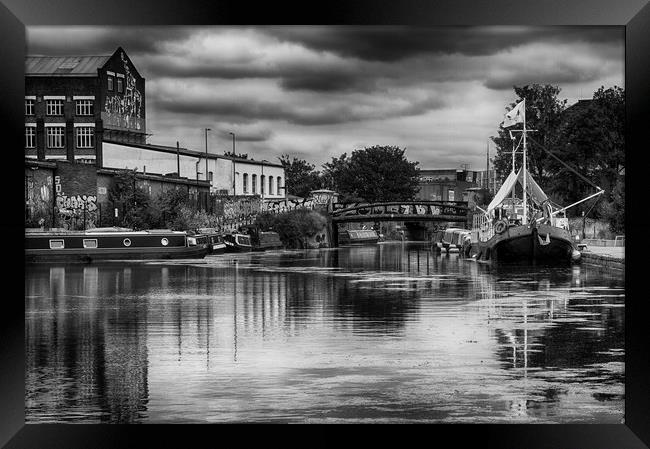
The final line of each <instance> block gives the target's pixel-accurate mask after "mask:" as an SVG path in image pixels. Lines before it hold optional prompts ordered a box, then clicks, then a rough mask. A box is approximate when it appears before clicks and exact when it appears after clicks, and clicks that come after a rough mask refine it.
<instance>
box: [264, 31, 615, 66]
mask: <svg viewBox="0 0 650 449" xmlns="http://www.w3.org/2000/svg"><path fill="white" fill-rule="evenodd" d="M264 30H265V31H266V32H268V33H269V34H272V35H274V36H276V37H278V38H280V39H283V40H287V41H291V42H295V43H300V44H302V45H304V46H306V47H308V48H312V49H315V50H319V51H330V52H333V53H336V54H340V55H344V56H349V57H356V58H360V59H365V60H369V61H384V62H394V61H399V60H403V59H407V58H410V57H413V56H421V55H425V54H440V53H443V54H462V55H467V56H487V55H492V54H495V53H497V52H500V51H503V50H507V49H509V48H512V47H516V46H520V45H524V44H528V43H532V42H548V43H551V42H564V43H567V42H591V43H615V42H620V41H621V39H622V37H623V35H624V31H623V29H622V28H621V27H561V26H552V27H539V28H536V27H534V28H531V27H525V28H524V27H430V28H429V27H393V26H390V27H385V26H381V27H374V26H370V27H350V26H338V27H327V28H325V27H282V28H280V27H270V28H264Z"/></svg>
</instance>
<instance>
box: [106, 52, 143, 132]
mask: <svg viewBox="0 0 650 449" xmlns="http://www.w3.org/2000/svg"><path fill="white" fill-rule="evenodd" d="M120 57H121V58H122V65H123V67H124V74H125V77H124V83H125V86H124V95H120V94H115V95H112V96H108V95H107V96H106V102H105V104H104V111H103V112H102V120H104V125H105V126H115V127H118V128H128V129H137V130H139V131H144V118H143V117H142V102H143V96H142V93H141V92H140V91H139V90H138V89H137V87H136V80H135V76H134V75H133V73H131V69H130V67H129V63H128V61H127V60H126V57H125V56H124V53H123V52H122V53H120Z"/></svg>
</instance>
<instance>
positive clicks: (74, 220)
mask: <svg viewBox="0 0 650 449" xmlns="http://www.w3.org/2000/svg"><path fill="white" fill-rule="evenodd" d="M54 191H55V194H56V199H55V203H54V204H55V206H56V209H55V210H56V212H57V219H58V226H59V227H62V228H65V229H89V228H94V227H95V223H96V221H97V218H98V217H97V196H96V195H71V196H68V195H66V194H65V193H64V192H63V188H62V186H61V177H60V176H55V177H54Z"/></svg>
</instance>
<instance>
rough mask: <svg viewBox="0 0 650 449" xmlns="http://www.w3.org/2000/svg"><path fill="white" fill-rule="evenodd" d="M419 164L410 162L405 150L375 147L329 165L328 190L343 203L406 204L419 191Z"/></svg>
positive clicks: (335, 159)
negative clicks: (337, 195)
mask: <svg viewBox="0 0 650 449" xmlns="http://www.w3.org/2000/svg"><path fill="white" fill-rule="evenodd" d="M417 165H418V162H409V161H408V160H407V159H406V156H405V150H404V149H401V148H399V147H394V146H373V147H369V148H364V149H362V150H355V151H353V152H352V154H351V156H350V157H348V156H347V153H344V154H343V155H342V156H340V157H338V158H336V157H335V158H332V161H331V162H328V163H326V164H325V165H324V166H323V167H324V175H325V179H326V180H327V186H328V187H329V188H332V189H333V190H336V191H337V192H338V193H339V195H340V198H341V200H342V201H367V202H382V201H404V200H411V199H413V198H414V197H415V194H416V193H417V191H418V188H419V186H418V183H419V178H418V173H419V169H418V167H417Z"/></svg>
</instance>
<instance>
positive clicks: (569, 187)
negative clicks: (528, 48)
mask: <svg viewBox="0 0 650 449" xmlns="http://www.w3.org/2000/svg"><path fill="white" fill-rule="evenodd" d="M560 92H561V89H560V88H559V87H558V86H552V85H548V84H546V85H540V84H530V85H526V86H520V87H517V86H515V87H514V93H515V94H516V97H517V99H516V100H515V101H514V102H513V103H512V104H511V107H512V106H514V105H515V104H516V103H519V102H520V101H522V100H523V99H525V100H526V126H527V127H528V128H530V129H534V130H535V132H533V133H532V135H531V136H529V137H530V139H529V145H528V169H529V170H530V172H531V174H532V176H533V178H535V180H536V181H537V182H538V183H539V185H540V186H541V188H542V189H543V190H544V191H545V192H546V193H547V194H548V195H549V197H550V198H551V200H552V201H553V202H555V203H557V204H561V205H564V206H568V205H570V204H573V203H575V202H577V201H579V200H580V199H582V198H585V197H587V196H589V195H591V194H593V193H594V192H595V189H594V187H593V186H592V185H590V184H589V183H587V182H585V181H584V180H583V179H580V178H579V177H578V176H576V174H575V173H573V172H572V171H571V170H570V169H568V168H567V167H566V166H565V165H563V164H561V163H559V162H558V161H557V159H555V158H554V157H553V156H552V155H555V156H556V157H557V158H559V159H560V160H562V161H563V162H565V163H566V164H568V165H569V166H571V167H572V168H573V169H575V170H576V171H577V172H578V173H580V174H582V175H584V176H585V177H586V179H588V180H589V181H590V182H591V183H592V184H595V185H597V186H599V187H600V188H602V189H603V190H604V191H605V193H604V194H603V195H600V196H599V197H597V198H596V199H594V200H591V201H586V202H584V203H582V204H579V205H577V206H575V207H572V208H570V209H568V210H567V216H568V217H569V218H577V217H582V216H583V213H584V215H585V216H587V217H589V218H591V219H594V220H598V221H603V222H606V223H607V226H608V228H609V232H611V233H613V234H623V233H624V229H625V221H624V220H625V213H624V207H625V138H624V137H625V130H624V118H625V90H624V89H622V88H620V87H617V86H614V87H610V88H605V87H604V86H603V87H601V88H599V89H598V90H597V91H596V92H594V94H593V96H592V98H591V99H585V100H580V101H578V102H577V103H575V104H573V105H571V106H567V100H562V99H560V98H559V95H560ZM492 140H493V141H494V143H495V144H496V146H497V155H496V156H495V158H494V161H493V162H494V167H495V169H496V171H497V174H498V176H499V177H501V178H502V179H503V178H505V176H506V175H507V174H508V173H509V172H510V170H511V165H512V149H513V140H512V139H511V135H510V134H509V132H508V130H506V129H503V128H501V129H499V131H498V136H496V137H493V138H492ZM581 228H582V226H580V229H581Z"/></svg>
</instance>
